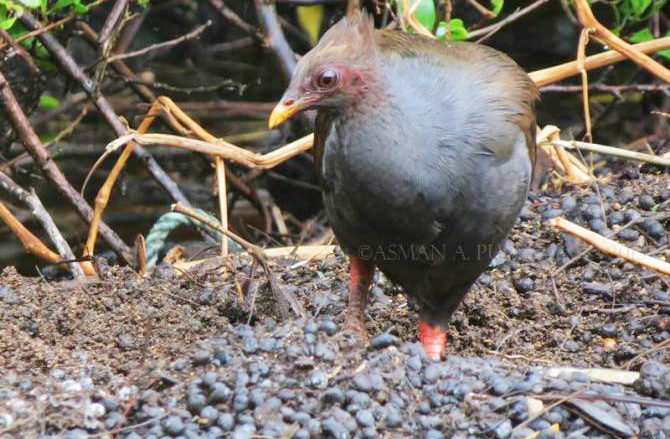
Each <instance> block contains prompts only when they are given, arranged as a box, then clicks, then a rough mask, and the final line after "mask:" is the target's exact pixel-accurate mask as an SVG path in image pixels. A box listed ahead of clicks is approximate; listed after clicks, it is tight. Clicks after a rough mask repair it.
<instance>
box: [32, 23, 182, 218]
mask: <svg viewBox="0 0 670 439" xmlns="http://www.w3.org/2000/svg"><path fill="white" fill-rule="evenodd" d="M20 20H21V22H22V23H23V24H24V25H26V26H28V27H30V28H36V29H39V28H41V24H40V22H39V21H38V20H37V19H36V18H35V17H34V16H33V15H32V14H31V13H29V12H28V11H24V13H23V15H22V16H21V18H20ZM39 39H40V41H41V42H42V43H43V44H44V46H45V47H46V48H47V49H48V50H49V52H50V53H51V54H52V55H53V56H54V57H55V58H56V60H57V61H58V63H59V64H60V66H61V67H62V68H63V70H65V71H66V72H67V73H68V74H69V75H70V76H71V77H72V78H73V79H74V80H76V81H77V82H78V83H79V84H80V85H81V86H82V88H83V89H84V91H85V92H86V93H87V94H88V95H89V96H90V98H91V99H92V100H93V101H94V102H95V105H96V107H97V108H98V111H100V113H101V114H102V115H103V116H104V118H105V120H106V121H107V123H108V124H109V125H110V126H111V127H112V129H113V130H114V132H115V133H116V135H118V136H120V135H123V134H124V133H125V132H126V127H125V126H124V125H123V123H121V121H120V120H119V116H118V115H117V114H116V112H115V111H114V108H113V107H112V105H111V104H110V103H109V101H108V100H107V98H105V96H104V95H102V94H101V93H98V90H96V87H94V83H93V81H92V80H91V78H90V77H89V76H88V75H87V74H86V73H85V72H84V70H83V69H82V68H81V67H80V66H79V64H77V62H76V61H75V60H74V59H73V58H72V56H71V55H70V54H69V53H68V51H67V50H66V49H65V47H63V45H62V44H61V43H60V42H59V41H58V40H57V39H56V38H55V37H54V36H53V35H52V34H51V33H49V32H44V33H42V34H41V35H40V36H39ZM133 153H134V154H135V155H136V156H137V158H139V159H140V161H141V162H142V163H144V164H145V166H146V167H147V169H148V170H149V172H150V173H151V175H152V176H153V178H154V179H155V180H156V181H157V182H158V183H159V184H160V185H161V186H162V187H163V188H164V189H165V190H166V191H167V192H168V193H169V194H170V196H171V197H172V198H173V199H174V200H176V201H179V202H180V203H182V204H187V205H190V203H189V201H188V199H187V198H186V196H184V194H183V193H182V192H181V190H180V189H179V187H178V186H177V184H176V183H175V182H174V181H173V180H172V179H171V178H170V177H169V176H168V175H167V173H166V172H165V171H164V170H163V169H162V168H161V167H160V165H159V164H158V162H156V160H155V159H154V158H153V157H152V156H151V155H150V154H149V153H148V152H147V151H146V150H145V149H144V148H142V147H141V146H139V147H138V146H135V148H133Z"/></svg>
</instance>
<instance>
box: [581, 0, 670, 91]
mask: <svg viewBox="0 0 670 439" xmlns="http://www.w3.org/2000/svg"><path fill="white" fill-rule="evenodd" d="M575 7H576V8H577V18H578V19H579V22H580V23H581V24H582V26H584V28H585V29H592V32H593V33H594V35H595V36H597V37H598V38H599V39H601V40H603V41H604V42H605V43H607V45H608V46H610V47H613V48H614V50H616V51H617V52H619V53H621V54H622V55H624V56H625V57H627V58H629V59H630V60H631V61H634V62H635V63H637V64H638V65H639V66H640V67H642V68H643V69H646V70H647V71H649V72H650V73H652V74H654V75H656V76H658V77H659V78H661V79H662V80H664V81H665V82H670V70H668V69H667V68H665V67H664V66H663V65H662V64H660V63H659V62H657V61H655V60H654V59H652V58H651V57H649V56H648V55H646V54H645V53H643V52H641V51H639V50H637V49H636V48H635V47H634V46H632V45H631V44H629V43H627V42H625V41H624V40H622V39H621V38H620V37H618V36H617V35H615V34H614V33H613V32H612V31H611V30H609V29H608V28H607V27H605V26H603V25H602V24H600V22H599V21H598V20H597V19H596V17H595V16H594V15H593V11H591V7H590V6H589V4H588V3H587V2H586V0H575Z"/></svg>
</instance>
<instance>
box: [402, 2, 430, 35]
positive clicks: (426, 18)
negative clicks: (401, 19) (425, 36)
mask: <svg viewBox="0 0 670 439" xmlns="http://www.w3.org/2000/svg"><path fill="white" fill-rule="evenodd" d="M396 3H397V5H398V11H399V12H400V13H402V12H403V7H404V0H396ZM409 8H410V11H414V17H416V20H417V21H418V22H419V23H421V25H422V26H424V27H425V28H426V29H428V30H429V31H432V30H433V26H435V20H436V19H437V13H436V12H435V2H434V1H433V0H409Z"/></svg>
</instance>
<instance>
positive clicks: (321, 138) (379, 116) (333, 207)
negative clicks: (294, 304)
mask: <svg viewBox="0 0 670 439" xmlns="http://www.w3.org/2000/svg"><path fill="white" fill-rule="evenodd" d="M537 99H538V91H537V88H536V86H535V84H534V82H533V81H532V80H531V79H530V78H529V76H528V75H527V74H526V72H525V71H524V70H523V69H522V68H521V67H519V66H518V65H517V64H516V63H515V62H514V61H513V60H512V59H511V58H510V57H508V56H507V55H505V54H503V53H502V52H499V51H497V50H495V49H493V48H490V47H488V46H485V45H481V44H477V43H472V42H462V41H461V42H454V41H439V40H435V39H431V38H429V37H425V36H422V35H418V34H409V33H406V32H400V31H392V30H380V29H375V26H374V22H373V19H372V17H371V16H370V15H368V13H367V12H365V11H364V10H361V9H359V8H351V9H350V10H349V11H348V12H347V14H346V15H345V16H344V17H343V18H342V19H341V20H340V21H338V22H337V23H336V24H334V25H333V26H332V27H331V28H330V29H329V30H328V31H326V32H325V33H324V35H323V36H322V38H321V39H320V40H319V42H318V43H317V44H316V45H315V46H314V47H313V48H312V49H311V50H310V51H309V52H307V53H306V54H305V55H303V56H302V58H300V60H299V61H298V63H297V65H296V68H295V70H294V72H293V75H292V77H291V80H290V83H289V85H288V88H287V89H286V91H285V93H284V94H283V96H282V98H281V99H280V101H279V102H278V104H277V105H276V106H275V107H274V109H273V111H272V113H271V114H270V118H269V122H268V123H269V126H270V128H275V127H278V126H279V125H281V124H282V123H284V122H285V121H286V120H288V119H290V118H292V117H293V116H295V115H296V114H298V113H301V112H303V111H305V110H309V109H316V110H317V115H316V119H315V129H314V133H315V140H314V147H313V154H314V162H315V166H316V172H317V176H318V179H319V182H320V185H321V189H322V193H323V201H324V205H325V209H326V212H327V215H328V218H329V222H330V225H331V226H332V228H333V231H334V234H335V236H336V238H337V241H338V244H339V245H340V247H341V248H342V249H343V251H344V252H345V253H346V254H347V255H348V256H349V260H350V264H349V267H350V280H349V285H348V289H349V298H348V304H347V309H346V312H345V322H344V325H345V329H348V330H351V331H353V332H354V333H355V334H356V335H357V337H358V339H360V340H361V341H364V342H365V341H369V334H368V332H367V330H366V327H365V308H366V304H367V301H368V297H367V296H368V290H369V287H370V284H371V282H372V280H373V274H374V270H375V269H376V268H378V269H380V270H381V271H382V272H383V273H384V274H385V275H386V277H387V278H388V279H390V280H391V281H392V282H393V283H395V284H398V285H400V287H401V288H402V290H403V292H404V293H405V294H406V295H407V296H409V297H411V298H412V299H413V300H414V302H415V303H416V304H417V305H418V306H417V308H418V311H419V325H418V326H419V327H418V338H419V340H420V341H421V343H422V345H423V348H424V351H425V353H426V355H427V357H429V358H431V359H440V358H441V357H443V356H444V355H445V352H446V330H447V328H448V323H449V320H450V317H451V315H452V313H453V312H454V311H455V310H456V309H457V307H458V305H459V304H460V303H461V302H462V300H463V299H464V297H465V296H466V293H467V292H468V291H469V290H470V289H471V287H472V285H473V284H474V283H475V281H476V280H477V278H478V277H479V275H480V274H481V273H483V272H484V271H486V269H487V268H488V266H489V264H490V261H491V260H492V258H493V257H494V256H495V255H496V254H497V252H498V250H499V248H500V245H501V243H502V241H503V240H504V239H505V238H506V236H507V235H508V233H509V232H510V230H511V228H512V227H513V225H514V222H515V221H516V218H517V216H518V215H519V212H520V210H521V209H522V207H523V204H524V202H525V200H526V198H527V193H528V190H529V186H530V183H531V179H532V174H533V164H534V161H535V149H536V143H535V134H536V117H535V104H536V101H537Z"/></svg>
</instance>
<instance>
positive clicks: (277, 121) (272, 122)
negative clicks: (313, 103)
mask: <svg viewBox="0 0 670 439" xmlns="http://www.w3.org/2000/svg"><path fill="white" fill-rule="evenodd" d="M286 101H287V100H286V99H282V100H281V101H280V102H279V103H278V104H277V106H276V107H275V108H274V109H273V110H272V113H271V114H270V119H269V120H268V126H269V127H270V129H273V128H276V127H278V126H279V125H281V124H283V123H284V122H286V121H287V120H289V119H290V118H292V117H293V116H295V115H296V114H297V113H299V112H301V111H302V110H305V109H306V108H307V107H309V106H310V101H308V100H307V99H296V100H289V101H288V102H289V104H288V105H287V104H286Z"/></svg>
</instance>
